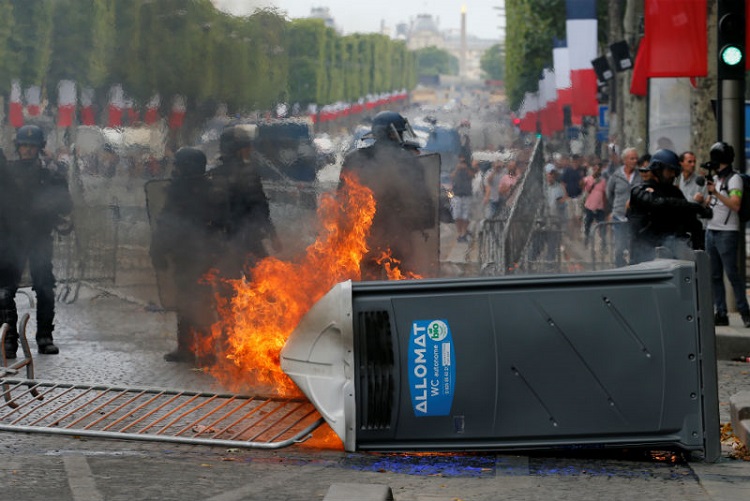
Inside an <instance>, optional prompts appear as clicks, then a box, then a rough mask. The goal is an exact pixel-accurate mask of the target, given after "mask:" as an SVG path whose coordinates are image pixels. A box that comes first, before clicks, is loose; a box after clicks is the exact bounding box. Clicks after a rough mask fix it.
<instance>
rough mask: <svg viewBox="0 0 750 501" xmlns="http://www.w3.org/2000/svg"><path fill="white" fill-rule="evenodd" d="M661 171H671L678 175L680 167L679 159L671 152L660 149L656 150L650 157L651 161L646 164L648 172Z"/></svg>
mask: <svg viewBox="0 0 750 501" xmlns="http://www.w3.org/2000/svg"><path fill="white" fill-rule="evenodd" d="M663 169H672V170H673V171H675V172H677V173H680V172H681V171H682V167H681V166H680V158H679V157H678V156H677V153H675V152H674V151H672V150H667V149H661V150H657V152H656V153H654V154H653V155H652V156H651V161H650V162H649V164H648V170H650V171H651V172H654V171H659V172H660V171H662V170H663Z"/></svg>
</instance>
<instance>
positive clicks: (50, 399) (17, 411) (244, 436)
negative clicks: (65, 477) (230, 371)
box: [0, 378, 323, 449]
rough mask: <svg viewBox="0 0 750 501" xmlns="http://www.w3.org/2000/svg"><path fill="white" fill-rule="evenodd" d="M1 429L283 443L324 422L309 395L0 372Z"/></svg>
mask: <svg viewBox="0 0 750 501" xmlns="http://www.w3.org/2000/svg"><path fill="white" fill-rule="evenodd" d="M0 387H2V389H3V393H2V397H3V398H4V399H5V400H6V401H7V405H5V406H4V407H0V430H2V431H21V432H37V433H47V434H58V435H75V436H89V437H95V438H115V439H131V440H144V441H163V442H174V443H186V444H194V445H218V446H226V447H248V448H263V449H277V448H281V447H286V446H288V445H292V444H294V443H297V442H301V441H304V440H306V439H307V438H309V436H310V433H311V432H312V431H313V430H315V429H316V428H317V427H318V426H320V425H321V424H322V423H323V419H322V418H321V417H320V415H319V414H318V412H317V411H316V410H315V408H314V407H313V406H312V404H310V403H309V402H308V401H307V400H303V399H279V398H269V397H256V396H243V395H232V394H214V393H201V392H195V391H180V390H165V389H159V388H142V389H137V388H117V387H108V386H90V385H79V384H64V383H54V382H43V381H34V380H29V379H5V378H0Z"/></svg>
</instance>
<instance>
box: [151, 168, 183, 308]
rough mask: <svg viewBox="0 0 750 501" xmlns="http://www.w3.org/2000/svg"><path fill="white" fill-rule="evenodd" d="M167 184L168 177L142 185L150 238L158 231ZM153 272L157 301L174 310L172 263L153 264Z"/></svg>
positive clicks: (174, 293) (174, 296) (168, 261)
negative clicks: (160, 265) (164, 265)
mask: <svg viewBox="0 0 750 501" xmlns="http://www.w3.org/2000/svg"><path fill="white" fill-rule="evenodd" d="M169 184H170V181H169V180H168V179H154V180H152V181H148V182H147V183H146V184H145V185H144V189H145V190H146V211H147V213H148V222H149V227H150V230H151V231H150V233H149V234H150V236H151V240H154V239H155V238H156V235H157V232H158V231H159V225H158V221H159V215H160V214H161V212H162V210H164V204H165V202H166V200H167V188H168V187H169ZM154 274H155V275H156V286H157V287H158V289H159V302H161V306H162V308H164V309H166V310H174V309H175V307H176V306H175V305H176V299H175V298H176V295H177V287H176V285H175V282H174V279H173V277H174V263H172V262H171V260H170V259H167V267H166V268H163V267H157V266H154Z"/></svg>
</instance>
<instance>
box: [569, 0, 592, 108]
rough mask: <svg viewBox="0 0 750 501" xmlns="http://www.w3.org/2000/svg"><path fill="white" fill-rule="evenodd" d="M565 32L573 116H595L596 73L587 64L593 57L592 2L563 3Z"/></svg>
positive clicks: (589, 63) (589, 0)
mask: <svg viewBox="0 0 750 501" xmlns="http://www.w3.org/2000/svg"><path fill="white" fill-rule="evenodd" d="M565 7H566V11H567V20H566V22H565V30H566V32H567V40H568V56H569V59H570V81H571V87H572V89H573V95H572V101H571V112H572V114H573V115H580V116H596V115H597V114H598V113H599V107H598V103H597V100H596V73H595V72H594V67H593V66H591V61H592V60H594V59H596V57H597V43H596V34H597V22H596V0H565Z"/></svg>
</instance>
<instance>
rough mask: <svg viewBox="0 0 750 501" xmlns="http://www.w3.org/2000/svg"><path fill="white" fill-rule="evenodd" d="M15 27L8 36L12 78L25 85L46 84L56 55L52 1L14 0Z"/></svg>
mask: <svg viewBox="0 0 750 501" xmlns="http://www.w3.org/2000/svg"><path fill="white" fill-rule="evenodd" d="M11 4H12V9H13V10H12V12H13V25H12V26H13V29H12V31H11V33H10V37H9V39H8V52H7V56H8V60H9V61H8V67H10V68H11V69H13V70H15V74H14V75H12V76H11V78H19V79H20V80H21V84H22V85H24V86H27V85H41V84H44V81H45V77H46V76H47V74H46V71H47V68H48V67H49V62H50V58H51V56H52V50H51V45H52V7H53V3H52V2H51V1H50V0H39V1H37V2H29V1H27V0H12V1H11Z"/></svg>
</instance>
